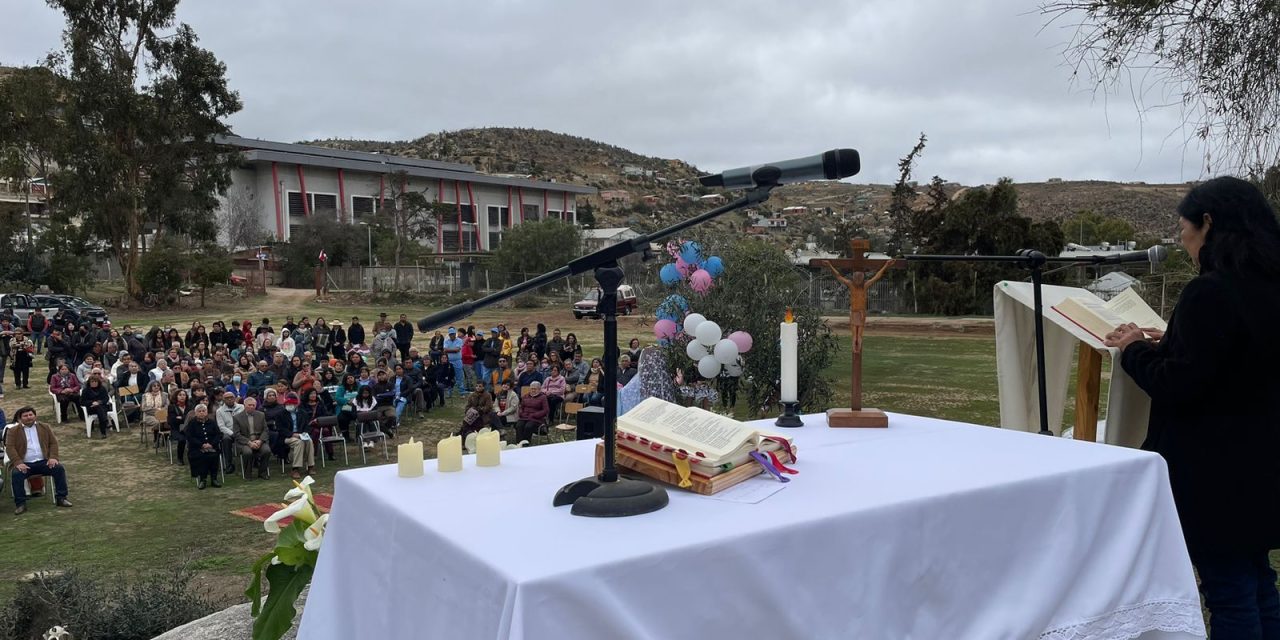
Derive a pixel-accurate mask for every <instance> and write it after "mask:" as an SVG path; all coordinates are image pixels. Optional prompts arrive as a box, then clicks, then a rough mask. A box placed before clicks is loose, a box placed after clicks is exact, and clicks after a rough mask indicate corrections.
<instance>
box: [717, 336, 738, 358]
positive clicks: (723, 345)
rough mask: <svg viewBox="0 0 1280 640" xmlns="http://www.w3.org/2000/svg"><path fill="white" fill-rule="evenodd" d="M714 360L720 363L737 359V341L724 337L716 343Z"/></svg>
mask: <svg viewBox="0 0 1280 640" xmlns="http://www.w3.org/2000/svg"><path fill="white" fill-rule="evenodd" d="M715 356H716V362H719V363H720V364H733V363H735V362H737V361H738V343H736V342H734V341H732V340H730V339H728V338H725V339H723V340H721V341H720V342H717V343H716V347H715Z"/></svg>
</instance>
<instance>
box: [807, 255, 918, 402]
mask: <svg viewBox="0 0 1280 640" xmlns="http://www.w3.org/2000/svg"><path fill="white" fill-rule="evenodd" d="M870 250H871V243H870V242H868V241H867V240H864V239H862V238H854V239H852V240H850V241H849V255H850V256H851V257H849V258H842V259H837V260H827V259H819V258H815V259H813V260H810V261H809V264H810V266H817V265H826V267H827V268H828V269H830V270H831V273H833V274H835V276H836V280H839V281H840V284H843V285H844V286H845V287H848V289H849V331H850V332H851V333H852V334H853V381H852V384H853V388H852V389H851V392H850V394H849V403H850V408H848V409H828V410H827V425H828V426H831V427H887V426H889V418H888V416H886V415H885V414H884V412H883V411H881V410H879V409H868V408H864V407H863V406H862V334H863V331H864V330H865V329H866V326H867V289H868V288H870V287H871V285H873V284H875V283H876V282H877V281H879V280H880V278H883V277H884V274H885V272H886V271H888V270H889V269H901V268H903V267H904V266H906V262H904V261H902V260H880V259H871V258H868V257H867V253H869V252H870ZM876 267H879V270H877V271H876V272H875V275H874V276H871V279H870V280H868V279H867V276H866V272H867V271H869V270H872V269H875V268H876ZM840 269H850V270H851V273H850V274H849V276H848V277H845V276H843V275H841V273H840Z"/></svg>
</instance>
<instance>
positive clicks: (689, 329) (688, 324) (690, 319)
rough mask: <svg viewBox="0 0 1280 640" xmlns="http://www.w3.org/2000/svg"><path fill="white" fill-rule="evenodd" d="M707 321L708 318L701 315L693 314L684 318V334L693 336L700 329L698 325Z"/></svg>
mask: <svg viewBox="0 0 1280 640" xmlns="http://www.w3.org/2000/svg"><path fill="white" fill-rule="evenodd" d="M706 321H707V317H706V316H704V315H702V314H701V313H691V314H689V315H687V316H685V317H684V332H685V333H687V334H689V335H693V332H694V331H696V330H697V329H698V325H700V324H702V323H703V322H706Z"/></svg>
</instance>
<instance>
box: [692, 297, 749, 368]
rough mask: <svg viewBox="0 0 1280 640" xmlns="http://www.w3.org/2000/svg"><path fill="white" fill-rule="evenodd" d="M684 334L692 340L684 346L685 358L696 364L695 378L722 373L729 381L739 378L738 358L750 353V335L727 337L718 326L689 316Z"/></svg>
mask: <svg viewBox="0 0 1280 640" xmlns="http://www.w3.org/2000/svg"><path fill="white" fill-rule="evenodd" d="M684 332H685V334H686V335H688V336H690V337H691V338H692V339H691V340H689V344H687V345H685V354H687V355H688V356H689V358H691V359H692V360H693V361H694V362H697V363H698V374H699V375H701V376H702V377H704V378H714V377H716V376H718V375H720V372H721V370H722V369H723V371H724V372H725V373H727V374H729V376H730V377H733V378H736V377H738V376H740V375H742V358H741V357H740V355H741V354H743V353H746V352H748V351H750V350H751V344H752V341H751V334H749V333H747V332H746V331H734V332H733V333H730V334H729V335H728V336H724V334H723V333H722V332H721V330H720V325H718V324H716V323H715V322H712V321H711V320H708V319H706V317H705V316H703V315H702V314H701V313H691V314H689V315H688V316H687V317H685V319H684Z"/></svg>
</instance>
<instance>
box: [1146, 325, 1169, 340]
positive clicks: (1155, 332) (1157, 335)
mask: <svg viewBox="0 0 1280 640" xmlns="http://www.w3.org/2000/svg"><path fill="white" fill-rule="evenodd" d="M1142 332H1143V333H1145V334H1147V337H1148V338H1150V339H1151V341H1152V342H1160V341H1161V340H1163V339H1164V332H1163V331H1161V330H1159V329H1157V328H1155V327H1142Z"/></svg>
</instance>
